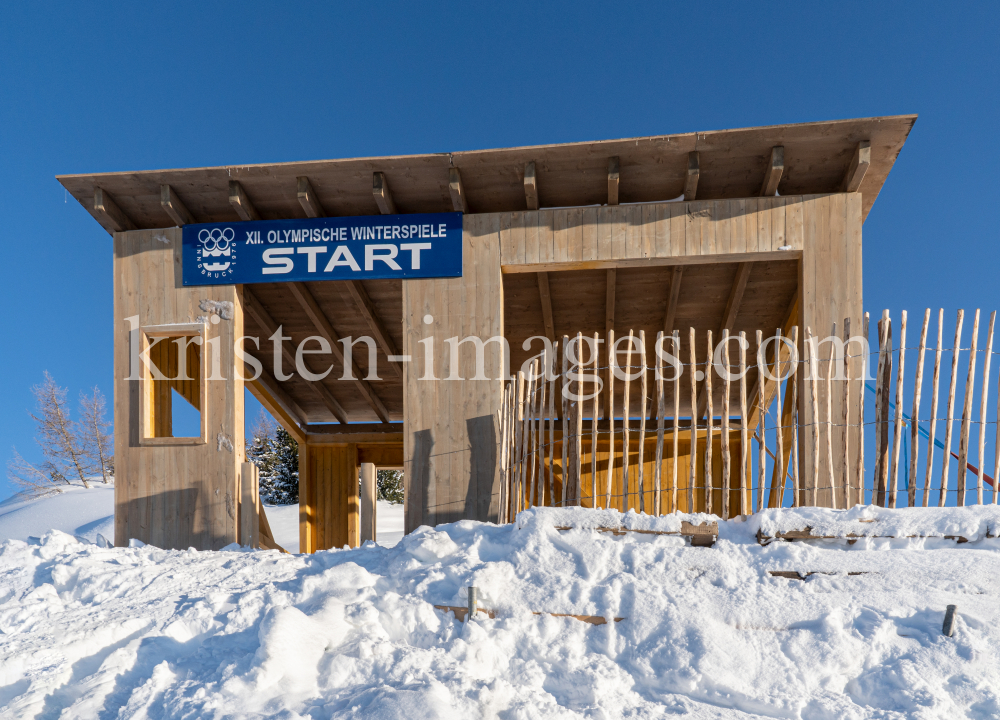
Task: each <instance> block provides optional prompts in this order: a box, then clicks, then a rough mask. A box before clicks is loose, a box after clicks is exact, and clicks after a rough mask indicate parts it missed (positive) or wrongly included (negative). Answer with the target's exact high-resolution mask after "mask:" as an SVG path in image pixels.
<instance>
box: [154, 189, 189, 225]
mask: <svg viewBox="0 0 1000 720" xmlns="http://www.w3.org/2000/svg"><path fill="white" fill-rule="evenodd" d="M160 205H162V206H163V209H164V211H166V213H167V215H169V216H170V219H171V220H173V221H174V222H175V223H177V227H184V226H185V225H191V224H192V223H194V217H193V216H192V215H191V213H190V211H189V210H188V209H187V206H186V205H185V204H184V203H183V202H182V201H181V199H180V198H179V197H177V193H176V192H174V189H173V188H172V187H170V186H169V185H160Z"/></svg>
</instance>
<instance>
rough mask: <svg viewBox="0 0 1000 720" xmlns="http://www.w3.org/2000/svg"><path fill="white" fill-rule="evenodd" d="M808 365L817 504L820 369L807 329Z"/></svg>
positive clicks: (814, 484) (810, 331) (814, 483)
mask: <svg viewBox="0 0 1000 720" xmlns="http://www.w3.org/2000/svg"><path fill="white" fill-rule="evenodd" d="M805 346H806V350H807V353H806V354H807V356H808V357H807V358H806V364H807V365H808V366H809V397H810V400H812V403H811V405H812V417H811V418H809V419H810V421H811V422H812V445H813V446H812V461H813V465H812V501H813V503H814V504H815V502H816V496H817V494H818V493H819V398H818V397H817V392H816V376H817V374H818V370H819V368H818V367H817V366H818V365H819V362H818V360H819V358H818V357H817V353H816V344H815V343H814V341H813V334H812V330H811V329H810V328H809V327H806V343H805Z"/></svg>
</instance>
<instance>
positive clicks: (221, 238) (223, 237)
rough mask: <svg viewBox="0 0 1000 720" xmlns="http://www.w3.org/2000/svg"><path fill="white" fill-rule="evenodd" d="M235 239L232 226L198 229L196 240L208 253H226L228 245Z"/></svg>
mask: <svg viewBox="0 0 1000 720" xmlns="http://www.w3.org/2000/svg"><path fill="white" fill-rule="evenodd" d="M235 239H236V233H235V231H234V230H233V229H232V228H212V229H211V230H209V229H208V228H204V229H202V230H199V231H198V241H199V242H200V243H201V244H202V247H203V248H204V250H205V252H206V253H207V254H209V255H228V254H229V245H230V243H232V242H233V240H235Z"/></svg>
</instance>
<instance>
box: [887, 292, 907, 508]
mask: <svg viewBox="0 0 1000 720" xmlns="http://www.w3.org/2000/svg"><path fill="white" fill-rule="evenodd" d="M905 367H906V310H903V311H902V312H901V313H900V315H899V369H898V370H896V425H895V428H894V429H893V433H892V470H891V472H890V474H891V475H892V480H891V482H892V485H891V486H890V487H889V507H893V508H894V507H896V488H897V487H898V482H899V448H900V446H901V445H902V444H903V443H902V440H903V373H904V370H905Z"/></svg>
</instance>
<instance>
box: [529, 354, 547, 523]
mask: <svg viewBox="0 0 1000 720" xmlns="http://www.w3.org/2000/svg"><path fill="white" fill-rule="evenodd" d="M547 362H548V357H547V356H546V355H545V354H543V355H542V361H541V363H540V364H539V373H540V374H539V377H538V389H537V390H536V392H537V394H538V412H537V413H535V425H537V426H538V428H537V431H536V433H535V462H534V463H532V464H533V465H534V466H537V467H538V471H537V473H536V475H535V504H536V505H545V390H546V386H547V384H548V383H546V382H545V375H546V373H547V369H546V367H545V364H546V363H547Z"/></svg>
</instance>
